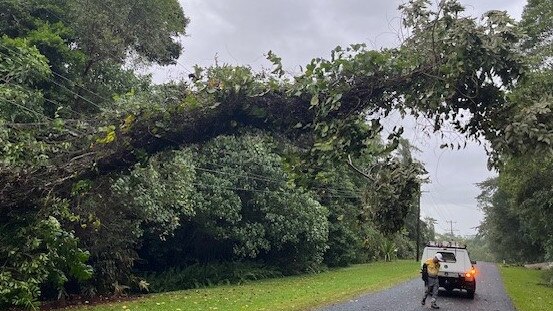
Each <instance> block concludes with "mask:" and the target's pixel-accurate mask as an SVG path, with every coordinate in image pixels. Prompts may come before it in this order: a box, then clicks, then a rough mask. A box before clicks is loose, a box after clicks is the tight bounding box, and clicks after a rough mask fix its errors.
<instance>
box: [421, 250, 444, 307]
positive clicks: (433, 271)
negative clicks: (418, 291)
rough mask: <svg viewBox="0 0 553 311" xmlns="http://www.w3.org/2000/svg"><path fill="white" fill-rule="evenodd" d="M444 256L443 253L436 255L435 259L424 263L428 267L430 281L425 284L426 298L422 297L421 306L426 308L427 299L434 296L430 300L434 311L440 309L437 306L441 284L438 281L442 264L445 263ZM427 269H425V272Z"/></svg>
mask: <svg viewBox="0 0 553 311" xmlns="http://www.w3.org/2000/svg"><path fill="white" fill-rule="evenodd" d="M443 261H444V259H443V256H442V254H441V253H436V255H434V257H432V258H429V259H428V260H426V261H425V262H424V265H426V273H427V274H428V278H427V279H428V281H426V282H425V286H426V288H425V290H424V296H423V297H422V301H421V304H422V305H423V306H424V305H425V304H426V297H428V296H430V295H431V296H432V299H431V300H430V302H431V304H430V307H431V308H432V309H439V308H440V307H438V305H437V304H436V297H438V288H439V287H440V282H439V281H438V272H440V262H443ZM424 270H425V268H424V267H423V272H424Z"/></svg>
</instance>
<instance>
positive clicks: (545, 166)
mask: <svg viewBox="0 0 553 311" xmlns="http://www.w3.org/2000/svg"><path fill="white" fill-rule="evenodd" d="M552 21H553V4H552V3H551V1H541V0H532V1H529V2H528V5H527V6H526V8H525V10H524V14H523V16H522V21H521V24H520V25H521V28H522V30H523V31H524V32H525V34H526V35H525V37H524V40H523V41H522V47H523V51H524V54H525V56H526V57H527V59H528V64H529V66H528V72H527V74H526V75H525V76H524V77H523V78H522V79H521V80H520V81H519V83H518V84H517V86H516V88H514V89H513V90H512V92H510V93H509V94H508V96H509V100H510V101H511V102H512V103H513V104H512V105H513V106H514V107H516V111H517V114H518V117H517V118H516V119H515V120H514V121H515V122H513V123H512V124H510V125H508V129H509V132H513V133H506V136H505V139H506V140H508V139H518V140H519V141H520V142H521V144H520V147H519V148H517V149H516V151H515V152H512V153H504V154H503V155H502V157H503V159H504V161H503V162H504V163H503V165H501V166H500V167H499V177H498V178H497V179H491V180H487V181H485V182H483V183H481V184H480V187H481V188H482V194H481V195H480V196H479V200H480V204H481V207H482V209H483V211H484V213H485V220H484V222H483V224H482V226H481V230H480V231H481V235H482V236H483V237H484V238H487V239H488V241H489V245H490V249H491V250H492V251H493V253H494V255H495V257H496V258H497V259H499V260H506V261H510V262H538V261H543V260H548V261H551V260H553V238H552V237H553V231H551V230H552V228H551V223H553V205H552V204H553V188H552V185H553V155H552V153H551V150H550V149H548V148H547V147H546V146H547V145H550V143H551V141H552V140H551V139H552V137H551V133H552V131H551V130H550V129H551V127H552V126H553V118H552V115H553V114H552V113H551V112H552V105H553V100H552V99H553V63H552V62H551V60H552V58H553V49H552V46H553V24H552ZM542 129H549V132H546V133H544V132H542V131H541V130H542ZM518 133H528V135H531V136H533V137H535V138H537V140H538V143H522V142H523V141H524V139H525V138H524V137H520V136H518ZM544 147H546V148H545V149H543V148H544ZM536 149H537V150H538V151H540V152H539V153H535V152H533V151H534V150H536Z"/></svg>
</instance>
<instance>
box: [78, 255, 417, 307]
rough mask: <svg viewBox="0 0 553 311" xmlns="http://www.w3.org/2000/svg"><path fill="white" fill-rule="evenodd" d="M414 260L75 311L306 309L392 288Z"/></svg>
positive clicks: (408, 274)
mask: <svg viewBox="0 0 553 311" xmlns="http://www.w3.org/2000/svg"><path fill="white" fill-rule="evenodd" d="M418 268H419V265H418V263H416V262H414V261H394V262H379V263H371V264H362V265H354V266H351V267H348V268H339V269H336V270H332V271H327V272H322V273H319V274H311V275H303V276H292V277H283V278H275V279H270V280H263V281H253V282H249V283H246V284H241V285H230V286H217V287H211V288H203V289H198V290H187V291H179V292H167V293H163V294H154V295H149V296H146V297H144V298H141V299H139V300H135V301H126V302H121V303H116V304H108V305H101V306H96V307H83V308H80V309H78V310H93V311H111V310H117V311H120V310H125V309H126V310H179V309H180V310H228V311H233V310H282V311H284V310H287V311H288V310H290V311H292V310H306V309H308V308H309V307H315V306H320V305H324V304H328V303H332V302H335V301H339V300H343V299H347V298H350V297H354V296H355V295H357V294H361V293H365V292H371V291H376V290H380V289H384V288H388V287H391V286H392V285H395V284H397V283H399V282H402V281H404V280H407V279H410V278H412V277H413V276H415V275H417V274H418Z"/></svg>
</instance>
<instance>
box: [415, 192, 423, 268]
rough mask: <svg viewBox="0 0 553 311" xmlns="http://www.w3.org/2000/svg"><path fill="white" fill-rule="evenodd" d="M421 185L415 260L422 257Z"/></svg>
mask: <svg viewBox="0 0 553 311" xmlns="http://www.w3.org/2000/svg"><path fill="white" fill-rule="evenodd" d="M421 196H422V192H421V186H420V184H419V201H418V204H417V257H416V258H415V261H419V257H420V240H421Z"/></svg>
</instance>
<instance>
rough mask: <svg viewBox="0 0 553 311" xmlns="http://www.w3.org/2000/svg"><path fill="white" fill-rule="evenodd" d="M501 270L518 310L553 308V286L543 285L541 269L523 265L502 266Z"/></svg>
mask: <svg viewBox="0 0 553 311" xmlns="http://www.w3.org/2000/svg"><path fill="white" fill-rule="evenodd" d="M500 271H501V275H502V277H503V283H504V284H505V289H506V290H507V294H509V296H510V297H511V300H512V301H513V303H514V305H515V307H516V309H517V310H518V311H551V310H553V288H551V287H547V286H544V285H541V283H543V281H542V279H541V273H542V272H541V271H538V270H529V269H526V268H522V267H501V268H500Z"/></svg>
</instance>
